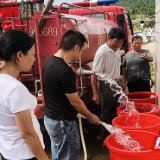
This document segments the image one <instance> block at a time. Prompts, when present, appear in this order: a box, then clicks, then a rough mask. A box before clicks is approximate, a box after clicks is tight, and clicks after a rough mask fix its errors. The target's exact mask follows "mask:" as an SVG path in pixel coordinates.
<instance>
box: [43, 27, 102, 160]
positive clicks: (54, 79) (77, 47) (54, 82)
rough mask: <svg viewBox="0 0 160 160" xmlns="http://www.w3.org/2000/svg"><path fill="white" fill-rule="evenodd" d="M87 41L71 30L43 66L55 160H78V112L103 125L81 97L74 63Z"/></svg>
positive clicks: (46, 117)
mask: <svg viewBox="0 0 160 160" xmlns="http://www.w3.org/2000/svg"><path fill="white" fill-rule="evenodd" d="M85 42H87V41H86V39H85V37H84V35H83V34H81V33H80V32H78V31H74V30H68V31H67V32H66V33H65V34H64V35H63V37H62V40H61V43H60V46H59V50H58V51H57V53H55V54H54V55H52V56H51V57H50V58H48V59H47V60H46V62H45V64H44V66H43V70H42V79H43V93H44V98H45V104H46V113H45V117H44V124H45V127H46V130H47V132H48V134H49V136H50V139H51V149H52V160H57V159H58V160H78V159H79V158H78V155H79V154H78V151H79V147H80V142H79V131H78V124H77V112H79V113H81V114H82V115H84V116H85V117H86V118H87V119H88V121H89V122H90V123H92V124H99V118H98V117H97V116H96V115H93V114H92V113H91V112H90V111H89V110H88V109H87V108H86V106H85V104H84V103H83V101H82V100H81V99H80V98H79V97H78V92H77V86H76V78H75V75H74V72H73V70H72V68H71V67H70V66H69V63H70V62H71V61H76V60H78V58H79V57H80V56H81V54H82V47H83V45H84V43H85Z"/></svg>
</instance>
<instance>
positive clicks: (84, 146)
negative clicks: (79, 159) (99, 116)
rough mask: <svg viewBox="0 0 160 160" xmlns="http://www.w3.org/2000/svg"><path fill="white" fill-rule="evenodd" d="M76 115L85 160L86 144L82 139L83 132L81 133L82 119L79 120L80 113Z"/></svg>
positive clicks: (85, 159)
mask: <svg viewBox="0 0 160 160" xmlns="http://www.w3.org/2000/svg"><path fill="white" fill-rule="evenodd" d="M77 117H78V123H79V130H80V136H81V141H82V146H83V152H84V160H87V149H86V144H85V140H84V134H83V128H82V120H81V118H82V115H81V114H78V115H77Z"/></svg>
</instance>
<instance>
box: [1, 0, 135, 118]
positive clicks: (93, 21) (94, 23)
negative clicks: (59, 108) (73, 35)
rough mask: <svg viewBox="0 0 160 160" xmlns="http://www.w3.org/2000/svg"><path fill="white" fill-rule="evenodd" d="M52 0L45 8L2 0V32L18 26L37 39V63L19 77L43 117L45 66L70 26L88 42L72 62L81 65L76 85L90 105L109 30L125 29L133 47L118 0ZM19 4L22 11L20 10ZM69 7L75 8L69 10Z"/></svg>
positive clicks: (28, 2) (38, 0)
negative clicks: (98, 56) (96, 62)
mask: <svg viewBox="0 0 160 160" xmlns="http://www.w3.org/2000/svg"><path fill="white" fill-rule="evenodd" d="M53 1H54V0H49V1H48V3H47V5H46V6H45V8H44V10H43V11H42V3H43V1H42V0H22V1H21V0H17V1H6V0H5V1H0V25H1V26H0V32H1V33H3V32H5V30H8V29H15V28H16V29H20V30H23V31H25V32H27V33H29V34H30V35H32V36H34V37H35V40H36V62H35V63H34V65H33V67H32V69H31V71H30V72H27V73H26V72H25V73H21V74H20V76H19V80H20V81H21V82H22V83H23V84H24V85H25V86H26V87H27V88H28V89H29V91H30V92H31V93H32V94H34V95H35V96H36V97H37V100H38V105H37V107H36V110H35V114H36V116H37V118H39V119H41V118H43V114H44V110H45V103H44V97H43V91H42V78H41V71H42V66H43V64H44V62H45V60H46V59H47V58H48V57H50V56H51V55H53V54H54V53H56V52H57V50H58V46H59V44H60V40H61V37H62V36H63V34H64V33H65V32H66V31H67V30H68V29H74V30H78V31H80V32H82V33H83V34H84V35H85V37H86V39H87V41H88V43H87V44H86V45H85V47H84V49H83V53H82V56H81V57H80V59H79V60H77V61H76V62H73V63H72V65H74V66H75V67H77V68H79V69H78V71H77V73H78V74H79V76H80V77H79V76H77V87H78V89H79V96H80V97H81V98H82V100H83V101H84V102H85V103H86V104H87V105H92V104H93V102H92V90H91V85H90V74H93V73H92V72H91V70H92V62H93V58H94V55H95V53H96V50H97V49H98V47H99V46H100V45H102V44H104V43H105V41H106V40H107V34H108V32H109V30H110V29H111V28H112V27H117V26H120V27H122V28H123V29H124V31H125V35H126V37H125V43H124V45H123V48H124V49H125V51H128V50H129V49H130V47H131V38H132V35H133V29H132V22H131V19H130V16H129V11H128V10H126V9H124V8H122V7H119V6H110V5H109V3H115V2H117V1H118V0H105V1H104V0H103V1H97V2H95V0H94V3H92V1H90V2H85V3H76V4H67V3H62V4H61V5H60V6H54V2H53ZM100 2H101V3H100ZM102 2H103V4H102ZM35 3H38V4H39V8H40V10H39V11H34V10H33V4H35ZM52 3H53V6H52ZM20 5H21V6H22V7H21V12H19V6H20ZM91 5H92V7H91ZM97 5H100V6H97ZM69 8H74V9H72V10H71V9H70V10H69Z"/></svg>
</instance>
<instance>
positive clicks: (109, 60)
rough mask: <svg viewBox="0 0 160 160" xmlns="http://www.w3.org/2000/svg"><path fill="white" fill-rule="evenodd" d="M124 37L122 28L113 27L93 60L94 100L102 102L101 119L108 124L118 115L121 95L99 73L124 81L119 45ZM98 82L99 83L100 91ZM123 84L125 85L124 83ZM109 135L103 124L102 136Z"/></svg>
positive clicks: (98, 102) (92, 83)
mask: <svg viewBox="0 0 160 160" xmlns="http://www.w3.org/2000/svg"><path fill="white" fill-rule="evenodd" d="M124 38H125V33H124V30H123V29H122V28H120V27H116V28H112V29H111V30H110V32H109V33H108V39H107V42H106V43H105V44H103V45H101V46H100V47H99V48H98V50H97V52H96V54H95V57H94V62H93V71H94V72H95V75H92V76H91V85H92V91H93V101H94V102H95V103H96V104H101V115H100V120H101V121H103V122H106V123H108V124H112V119H113V118H114V117H116V110H117V107H118V106H119V103H118V97H119V95H116V96H114V94H115V92H114V91H112V90H111V88H110V86H109V83H104V82H105V79H104V78H103V77H101V76H99V75H100V74H106V75H107V76H109V77H110V78H112V79H114V80H116V81H117V82H118V84H120V83H121V82H122V80H121V79H120V62H121V59H120V49H119V46H121V45H122V44H123V41H124ZM97 82H99V83H97ZM97 84H99V91H98V85H97ZM121 84H123V87H124V83H123V82H122V83H121ZM108 135H109V132H108V131H107V130H106V129H105V128H104V127H103V126H101V136H102V137H101V138H102V139H105V138H106V137H107V136H108Z"/></svg>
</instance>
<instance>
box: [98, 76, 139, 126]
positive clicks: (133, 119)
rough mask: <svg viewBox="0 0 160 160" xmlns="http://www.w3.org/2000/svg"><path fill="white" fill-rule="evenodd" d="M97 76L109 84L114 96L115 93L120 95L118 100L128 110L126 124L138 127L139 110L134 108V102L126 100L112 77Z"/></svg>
mask: <svg viewBox="0 0 160 160" xmlns="http://www.w3.org/2000/svg"><path fill="white" fill-rule="evenodd" d="M98 76H100V77H103V79H105V83H109V84H110V88H111V89H112V90H113V91H114V92H115V95H114V96H116V95H117V94H118V95H120V96H119V99H118V101H119V102H120V103H121V104H125V105H126V108H125V111H127V112H128V116H127V118H126V124H127V126H128V127H137V128H138V127H140V125H139V119H140V117H139V112H138V111H137V110H136V108H135V105H134V102H130V101H129V100H128V97H127V96H126V95H125V93H124V92H123V90H122V87H120V86H119V85H118V84H117V82H116V81H115V80H113V79H111V78H110V77H109V76H107V75H106V74H99V75H98Z"/></svg>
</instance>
